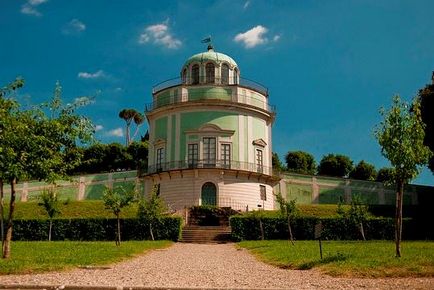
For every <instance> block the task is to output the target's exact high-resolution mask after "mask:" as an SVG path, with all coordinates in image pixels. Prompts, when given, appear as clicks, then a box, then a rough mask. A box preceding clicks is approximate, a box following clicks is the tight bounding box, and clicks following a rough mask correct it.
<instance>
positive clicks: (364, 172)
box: [350, 160, 377, 180]
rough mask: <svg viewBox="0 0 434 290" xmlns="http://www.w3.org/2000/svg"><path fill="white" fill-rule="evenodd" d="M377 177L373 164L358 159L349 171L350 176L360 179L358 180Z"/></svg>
mask: <svg viewBox="0 0 434 290" xmlns="http://www.w3.org/2000/svg"><path fill="white" fill-rule="evenodd" d="M376 177H377V171H376V170H375V167H374V165H372V164H370V163H368V162H365V161H364V160H362V161H360V162H359V163H358V164H357V165H356V167H355V168H354V169H353V170H352V171H351V172H350V178H354V179H360V180H375V178H376Z"/></svg>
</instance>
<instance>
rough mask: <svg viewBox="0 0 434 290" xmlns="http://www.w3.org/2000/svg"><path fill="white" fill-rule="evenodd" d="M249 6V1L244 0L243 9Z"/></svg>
mask: <svg viewBox="0 0 434 290" xmlns="http://www.w3.org/2000/svg"><path fill="white" fill-rule="evenodd" d="M249 6H250V1H246V2H245V3H244V6H243V9H244V10H245V9H247V8H248V7H249Z"/></svg>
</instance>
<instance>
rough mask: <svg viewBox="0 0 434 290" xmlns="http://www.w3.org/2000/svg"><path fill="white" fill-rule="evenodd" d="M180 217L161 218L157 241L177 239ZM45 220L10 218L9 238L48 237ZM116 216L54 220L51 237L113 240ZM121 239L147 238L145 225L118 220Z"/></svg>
mask: <svg viewBox="0 0 434 290" xmlns="http://www.w3.org/2000/svg"><path fill="white" fill-rule="evenodd" d="M181 222H182V219H181V218H180V217H166V218H163V219H162V221H161V222H160V224H158V225H157V226H156V227H155V228H154V230H153V233H154V237H155V239H157V240H172V241H177V240H178V239H179V237H180V233H181ZM48 227H49V222H48V220H14V225H13V234H12V236H13V240H15V241H42V240H47V237H48ZM115 230H116V219H113V218H110V219H108V218H99V219H98V218H93V219H92V218H86V219H55V220H53V229H52V240H60V241H63V240H70V241H111V240H115ZM121 235H122V240H150V239H151V236H150V234H149V226H148V224H145V223H144V222H143V221H141V220H139V219H132V218H127V219H121Z"/></svg>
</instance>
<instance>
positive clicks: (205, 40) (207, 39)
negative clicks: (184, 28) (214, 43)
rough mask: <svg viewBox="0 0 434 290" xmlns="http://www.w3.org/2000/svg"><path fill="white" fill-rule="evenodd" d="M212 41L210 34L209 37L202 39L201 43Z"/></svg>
mask: <svg viewBox="0 0 434 290" xmlns="http://www.w3.org/2000/svg"><path fill="white" fill-rule="evenodd" d="M210 42H211V36H208V37H207V38H204V39H202V41H201V43H210Z"/></svg>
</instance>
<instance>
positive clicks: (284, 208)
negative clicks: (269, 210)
mask: <svg viewBox="0 0 434 290" xmlns="http://www.w3.org/2000/svg"><path fill="white" fill-rule="evenodd" d="M275 196H276V201H277V203H278V204H279V208H280V215H281V216H282V217H284V218H285V219H286V222H287V223H288V234H289V239H290V241H291V243H292V244H293V245H294V237H293V235H292V228H291V222H292V221H293V220H294V218H295V217H296V216H297V215H298V209H297V206H296V200H295V199H293V200H286V199H285V198H283V196H282V195H281V194H280V193H276V194H275Z"/></svg>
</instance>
